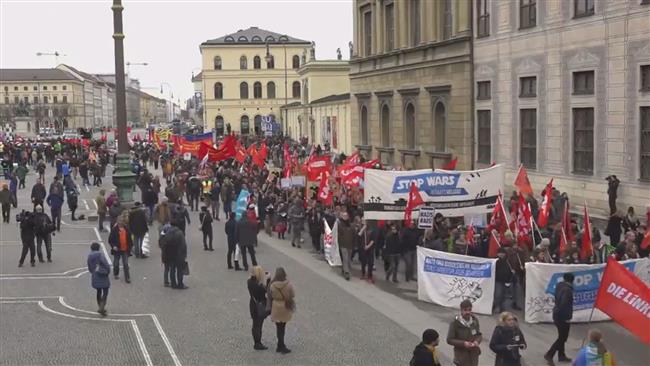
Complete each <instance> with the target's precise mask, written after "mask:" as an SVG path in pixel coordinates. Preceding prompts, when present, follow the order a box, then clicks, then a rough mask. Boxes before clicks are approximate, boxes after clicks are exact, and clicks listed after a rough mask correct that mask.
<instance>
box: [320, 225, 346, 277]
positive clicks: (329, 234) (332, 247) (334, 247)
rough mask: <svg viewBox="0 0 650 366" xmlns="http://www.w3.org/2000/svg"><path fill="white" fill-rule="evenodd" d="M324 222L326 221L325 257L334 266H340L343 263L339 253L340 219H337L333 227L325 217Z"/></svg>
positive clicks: (324, 237)
mask: <svg viewBox="0 0 650 366" xmlns="http://www.w3.org/2000/svg"><path fill="white" fill-rule="evenodd" d="M323 222H324V223H325V236H323V245H324V249H325V259H326V260H327V263H329V265H330V266H332V267H336V266H340V265H342V263H341V255H340V254H339V238H338V236H339V221H338V220H336V222H335V223H334V226H332V227H331V228H330V226H329V224H328V223H327V220H325V219H323Z"/></svg>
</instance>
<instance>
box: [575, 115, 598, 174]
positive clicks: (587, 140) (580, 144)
mask: <svg viewBox="0 0 650 366" xmlns="http://www.w3.org/2000/svg"><path fill="white" fill-rule="evenodd" d="M573 172H574V173H575V174H587V175H592V174H594V109H593V108H573Z"/></svg>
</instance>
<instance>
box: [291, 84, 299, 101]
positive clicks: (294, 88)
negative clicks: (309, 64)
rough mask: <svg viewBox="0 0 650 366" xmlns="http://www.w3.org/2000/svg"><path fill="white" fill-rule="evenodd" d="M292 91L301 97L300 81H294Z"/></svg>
mask: <svg viewBox="0 0 650 366" xmlns="http://www.w3.org/2000/svg"><path fill="white" fill-rule="evenodd" d="M291 91H292V95H293V97H294V98H300V81H294V82H293V84H291Z"/></svg>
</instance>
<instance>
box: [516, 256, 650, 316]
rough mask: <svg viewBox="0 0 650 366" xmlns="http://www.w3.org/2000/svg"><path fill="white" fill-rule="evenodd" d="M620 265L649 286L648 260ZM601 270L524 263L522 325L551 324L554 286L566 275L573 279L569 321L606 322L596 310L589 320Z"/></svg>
mask: <svg viewBox="0 0 650 366" xmlns="http://www.w3.org/2000/svg"><path fill="white" fill-rule="evenodd" d="M621 264H622V265H623V266H625V268H627V269H628V270H630V271H631V272H632V273H634V274H635V275H636V276H637V277H639V278H640V279H641V280H642V281H643V282H645V283H646V284H647V283H649V282H650V278H649V276H650V259H648V258H643V259H631V260H627V261H623V262H621ZM604 269H605V265H604V264H552V263H535V262H528V263H526V301H525V314H526V316H525V320H526V322H527V323H540V322H553V305H554V303H555V296H554V295H555V286H556V285H557V284H558V282H561V281H562V275H563V274H565V273H567V272H571V273H573V275H574V276H575V280H574V281H573V291H574V292H573V318H572V319H571V321H572V322H574V323H580V322H588V321H589V320H590V318H591V320H593V321H602V320H608V319H609V317H608V316H607V314H605V313H603V312H602V311H600V310H598V309H596V310H594V312H593V316H591V312H592V309H593V308H594V303H595V301H596V295H597V293H598V288H599V287H600V283H601V280H602V278H603V272H604Z"/></svg>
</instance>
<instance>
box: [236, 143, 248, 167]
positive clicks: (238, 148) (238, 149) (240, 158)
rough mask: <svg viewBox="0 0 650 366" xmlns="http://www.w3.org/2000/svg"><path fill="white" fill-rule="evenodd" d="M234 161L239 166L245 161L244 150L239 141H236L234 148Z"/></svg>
mask: <svg viewBox="0 0 650 366" xmlns="http://www.w3.org/2000/svg"><path fill="white" fill-rule="evenodd" d="M235 160H237V161H238V162H239V163H240V164H244V161H246V149H244V147H243V146H242V144H241V142H239V141H237V146H236V147H235Z"/></svg>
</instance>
